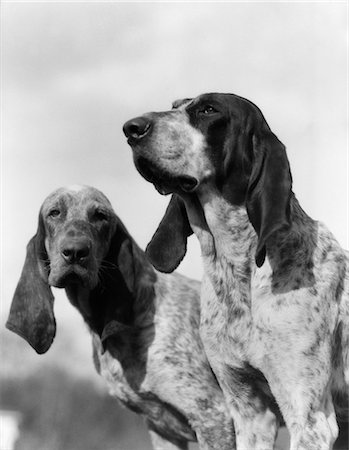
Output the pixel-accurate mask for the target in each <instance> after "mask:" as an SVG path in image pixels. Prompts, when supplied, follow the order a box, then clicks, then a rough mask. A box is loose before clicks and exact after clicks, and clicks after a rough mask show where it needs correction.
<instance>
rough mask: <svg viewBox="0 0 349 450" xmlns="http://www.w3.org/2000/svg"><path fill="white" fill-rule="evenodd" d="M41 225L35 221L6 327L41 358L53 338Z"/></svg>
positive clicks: (49, 290) (52, 322) (53, 328)
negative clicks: (35, 230)
mask: <svg viewBox="0 0 349 450" xmlns="http://www.w3.org/2000/svg"><path fill="white" fill-rule="evenodd" d="M44 240H45V231H44V224H43V221H42V218H41V214H40V217H39V226H38V231H37V233H36V235H35V236H34V237H33V238H32V239H31V240H30V241H29V243H28V245H27V255H26V258H25V262H24V267H23V270H22V274H21V277H20V279H19V282H18V284H17V288H16V290H15V294H14V297H13V300H12V304H11V309H10V314H9V318H8V320H7V323H6V327H7V328H8V329H9V330H11V331H13V332H14V333H16V334H18V335H19V336H21V337H22V338H23V339H25V340H26V341H27V342H28V343H29V344H30V345H31V346H32V347H33V348H34V350H35V351H36V352H37V353H39V354H41V353H45V352H46V351H47V350H48V349H49V348H50V346H51V344H52V342H53V339H54V337H55V334H56V321H55V318H54V314H53V300H54V297H53V295H52V292H51V289H50V287H49V285H48V281H47V273H46V268H45V262H47V259H48V256H47V253H46V250H45V243H44Z"/></svg>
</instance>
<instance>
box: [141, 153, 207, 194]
mask: <svg viewBox="0 0 349 450" xmlns="http://www.w3.org/2000/svg"><path fill="white" fill-rule="evenodd" d="M135 165H136V167H137V170H138V172H139V173H140V174H141V175H142V176H143V178H145V179H146V180H147V181H149V182H150V183H152V184H153V185H154V186H155V189H156V190H157V191H158V192H160V194H162V195H168V194H171V193H173V192H176V191H178V189H180V190H182V191H184V192H187V193H192V192H194V191H195V189H196V188H197V187H198V186H199V180H197V179H196V178H195V177H192V176H190V175H173V174H171V173H169V172H168V171H166V170H164V169H162V168H159V167H158V166H157V165H156V164H154V163H153V162H152V161H149V160H148V159H146V158H144V157H142V156H140V157H138V158H135Z"/></svg>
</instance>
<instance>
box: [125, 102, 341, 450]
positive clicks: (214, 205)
mask: <svg viewBox="0 0 349 450" xmlns="http://www.w3.org/2000/svg"><path fill="white" fill-rule="evenodd" d="M123 130H124V133H125V135H126V137H127V139H128V143H129V144H130V146H131V148H132V150H133V159H134V163H135V166H136V168H137V170H138V171H139V172H140V174H141V175H142V176H143V177H144V178H145V179H146V180H148V181H149V182H151V183H153V184H154V186H155V187H156V189H157V190H158V191H159V192H160V193H161V194H164V195H166V194H173V195H172V198H171V201H170V203H169V206H168V209H167V211H166V213H165V216H164V218H163V219H162V221H161V223H160V225H159V227H158V229H157V231H156V232H155V234H154V236H153V238H152V240H151V242H150V244H149V245H148V247H147V254H148V256H149V258H150V260H151V261H152V263H153V265H154V267H156V268H157V270H159V271H162V272H172V271H173V270H174V269H175V268H176V267H177V266H178V265H179V263H180V262H181V260H182V259H183V257H184V255H185V252H186V241H187V237H188V236H189V235H190V234H191V233H193V232H194V233H195V235H196V237H197V238H198V240H199V242H200V247H201V253H202V259H203V264H204V279H203V282H202V294H201V320H200V334H201V338H202V340H203V342H204V347H205V351H206V354H207V356H208V359H209V362H210V364H211V367H212V369H213V371H214V373H215V375H216V377H217V379H218V381H219V384H220V386H221V388H222V390H223V392H224V395H225V399H226V401H227V403H228V405H229V409H230V411H231V414H232V417H233V419H234V424H235V432H236V444H237V449H238V450H257V449H258V450H270V449H272V448H273V446H274V442H275V437H276V434H277V429H278V426H279V421H280V417H279V412H278V408H279V409H280V411H281V413H282V416H283V418H284V420H285V422H286V425H287V427H288V430H289V432H290V437H291V450H315V449H316V450H328V449H330V448H332V444H333V442H334V441H335V440H336V438H337V435H338V425H337V421H336V414H335V410H334V405H333V398H332V396H333V395H334V394H335V395H336V396H337V395H338V396H339V397H340V398H341V399H342V401H343V402H344V403H346V405H345V406H347V400H346V398H347V397H346V394H347V389H348V384H349V349H348V347H349V268H348V261H349V259H348V253H346V252H345V251H344V250H343V249H342V248H341V247H340V246H339V244H338V242H337V241H336V240H335V238H334V237H333V236H332V234H331V233H330V232H329V231H328V229H327V228H326V227H325V226H324V225H323V224H322V223H320V222H317V221H314V220H313V219H311V218H310V217H309V216H308V215H307V214H306V213H305V212H304V211H303V209H302V208H301V207H300V205H299V203H298V201H297V199H296V197H295V195H294V194H293V192H292V178H291V172H290V167H289V162H288V159H287V155H286V150H285V147H284V145H283V144H282V143H281V142H280V141H279V140H278V138H277V137H276V136H275V135H274V133H273V132H272V131H271V129H270V127H269V126H268V124H267V122H266V120H265V118H264V117H263V114H262V112H261V111H260V110H259V109H258V107H257V106H256V105H254V104H253V103H252V102H250V101H249V100H246V99H244V98H242V97H239V96H237V95H233V94H218V93H211V94H203V95H200V96H198V97H196V98H194V99H184V100H179V101H177V102H175V103H174V104H173V108H172V110H169V111H164V112H159V113H147V114H144V115H142V116H139V117H136V118H135V119H131V120H130V121H128V122H126V123H125V125H124V128H123ZM174 216H175V217H174ZM343 398H344V400H343ZM274 399H275V400H276V403H277V404H275V400H274ZM345 420H346V419H344V422H343V423H344V424H345V423H346V422H345ZM346 430H347V426H346Z"/></svg>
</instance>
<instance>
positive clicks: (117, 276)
mask: <svg viewBox="0 0 349 450" xmlns="http://www.w3.org/2000/svg"><path fill="white" fill-rule="evenodd" d="M129 239H130V244H131V245H132V259H129V258H128V261H127V262H125V264H127V265H128V267H126V268H125V270H126V271H127V272H129V273H132V276H131V278H132V280H133V281H132V282H131V281H130V278H129V277H126V276H125V271H122V270H120V268H119V266H118V265H117V264H115V263H108V264H106V265H104V267H103V270H102V271H100V274H99V283H98V285H97V286H96V287H95V288H94V289H92V290H89V289H87V288H86V287H83V286H80V285H73V286H68V287H66V289H65V290H66V293H67V296H68V298H69V300H70V301H71V303H72V304H73V305H74V306H75V307H76V308H77V309H78V310H79V312H80V314H81V315H82V317H83V319H84V320H85V322H86V323H87V325H88V326H89V328H90V329H91V331H93V332H94V333H96V334H98V335H99V336H100V337H101V336H102V334H103V331H104V329H105V327H106V326H107V325H108V324H110V323H112V322H113V323H118V324H120V326H121V327H126V328H129V329H131V328H142V327H147V326H148V325H150V324H151V323H152V320H153V308H154V296H155V294H154V285H155V282H156V274H155V271H154V269H153V268H152V266H151V265H150V263H149V262H148V260H147V259H146V256H145V253H144V252H143V251H142V250H141V249H140V248H139V247H138V246H137V244H136V243H135V242H134V241H133V240H132V238H129ZM123 272H124V273H123ZM126 278H127V279H126Z"/></svg>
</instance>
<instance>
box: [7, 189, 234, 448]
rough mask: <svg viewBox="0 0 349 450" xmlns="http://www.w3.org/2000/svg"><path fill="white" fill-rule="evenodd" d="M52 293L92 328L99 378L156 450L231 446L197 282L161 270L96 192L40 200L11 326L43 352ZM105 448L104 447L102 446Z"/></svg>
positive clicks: (51, 326)
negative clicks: (60, 294)
mask: <svg viewBox="0 0 349 450" xmlns="http://www.w3.org/2000/svg"><path fill="white" fill-rule="evenodd" d="M50 286H56V287H60V288H65V290H66V293H67V296H68V298H69V300H70V301H71V303H72V304H73V305H74V306H75V307H76V308H77V309H78V310H79V312H80V313H81V315H82V317H83V318H84V320H85V322H86V323H87V325H88V327H89V329H90V332H91V335H92V338H93V352H94V361H95V365H96V368H97V371H98V372H99V373H100V374H101V375H102V376H103V378H104V379H105V380H106V382H107V384H108V386H109V389H110V392H111V394H112V395H114V396H115V397H116V398H117V399H118V400H120V401H121V402H122V403H123V404H124V405H125V406H127V407H128V408H129V409H131V410H133V411H135V412H136V413H138V414H141V415H142V416H143V417H144V418H145V420H146V422H147V425H148V428H149V431H150V435H151V439H152V442H153V447H154V449H156V450H176V449H177V450H179V449H182V450H184V449H187V448H188V442H189V441H195V440H198V443H199V446H200V449H203V450H223V449H224V450H231V449H235V435H234V428H233V421H232V419H231V416H230V414H229V411H228V408H227V406H226V404H225V401H224V397H223V394H222V391H221V390H220V388H219V386H218V384H217V380H216V379H215V376H214V375H213V373H212V370H211V368H210V366H209V364H208V361H207V358H206V355H205V352H204V349H203V344H202V342H201V340H200V337H199V321H200V310H199V304H200V302H199V288H200V284H199V283H198V282H197V281H194V280H190V279H188V278H186V277H184V276H182V275H179V274H172V275H164V274H162V273H159V272H157V271H156V270H154V268H153V267H152V266H151V264H150V263H149V261H148V260H147V258H146V256H145V254H144V252H143V251H142V250H141V249H140V248H139V247H138V246H137V244H136V243H135V241H134V240H133V239H132V237H131V236H130V234H129V233H128V232H127V230H126V228H125V227H124V225H123V224H122V222H121V221H120V219H119V218H118V217H117V216H116V215H115V213H114V211H113V209H112V207H111V205H110V203H109V201H108V200H107V199H106V197H105V196H104V195H103V194H102V193H101V192H99V191H98V190H97V189H94V188H90V187H76V186H73V187H70V188H61V189H59V190H57V191H55V192H54V193H52V194H51V195H50V196H49V197H48V198H47V199H46V200H45V201H44V203H43V206H42V208H41V211H40V215H39V227H38V231H37V234H36V235H35V236H34V237H33V238H32V240H31V241H30V242H29V244H28V247H27V257H26V262H25V265H24V269H23V272H22V275H21V278H20V281H19V283H18V286H17V289H16V292H15V295H14V299H13V302H12V306H11V311H10V316H9V320H8V322H7V327H8V328H9V329H10V330H12V331H14V332H16V333H17V334H19V335H20V336H22V337H23V338H25V339H26V340H27V341H28V342H29V343H30V344H31V345H32V346H33V347H34V349H35V350H36V351H37V352H38V353H43V352H45V351H47V350H48V349H49V347H50V346H51V344H52V341H53V339H54V335H55V319H54V315H53V296H52V293H51V290H50ZM101 445H102V444H101Z"/></svg>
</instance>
